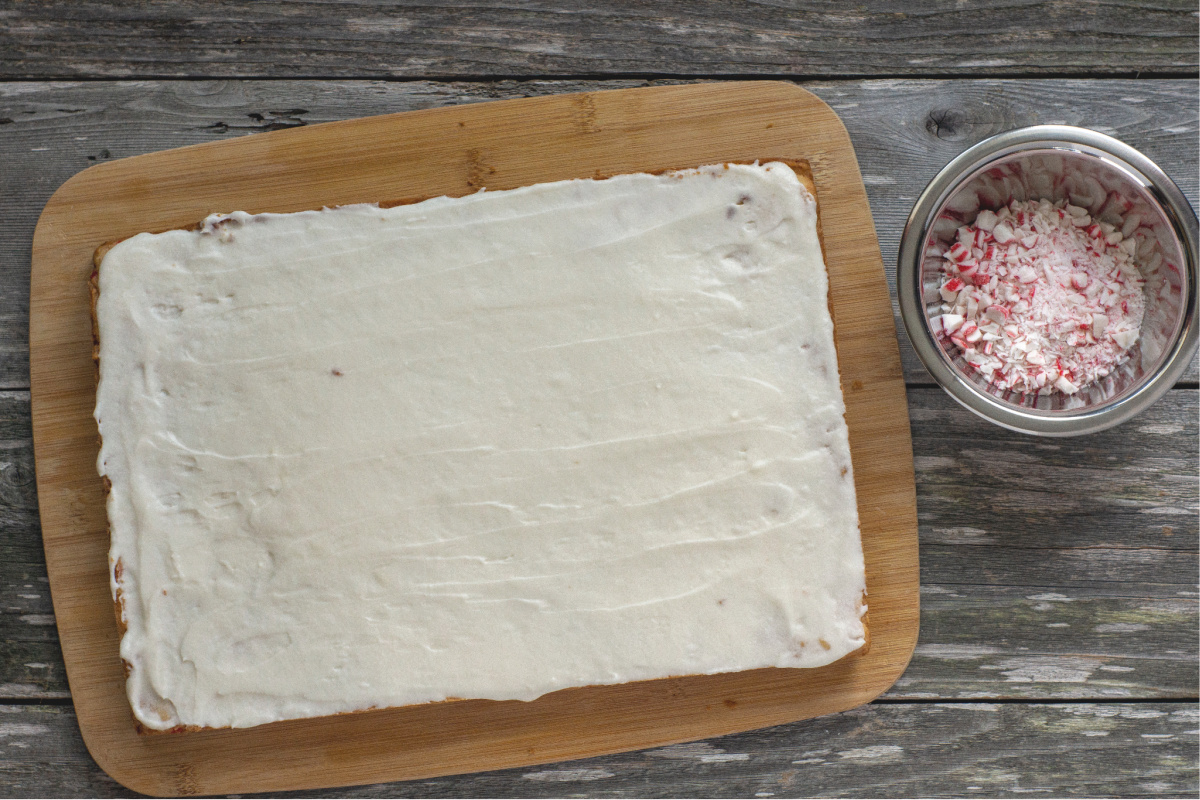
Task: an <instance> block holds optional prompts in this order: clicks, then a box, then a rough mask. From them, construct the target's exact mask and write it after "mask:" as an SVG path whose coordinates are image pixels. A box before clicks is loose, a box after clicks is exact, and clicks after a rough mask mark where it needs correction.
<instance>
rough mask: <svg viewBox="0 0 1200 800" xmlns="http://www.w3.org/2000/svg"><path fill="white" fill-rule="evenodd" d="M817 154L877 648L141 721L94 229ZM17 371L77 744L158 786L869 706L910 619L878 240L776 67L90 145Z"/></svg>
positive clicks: (105, 233)
mask: <svg viewBox="0 0 1200 800" xmlns="http://www.w3.org/2000/svg"><path fill="white" fill-rule="evenodd" d="M772 158H778V159H792V160H800V159H807V160H808V161H809V162H810V163H811V164H812V170H813V177H814V180H815V182H816V187H817V197H818V202H819V204H820V209H821V219H822V226H823V237H824V246H825V251H826V252H825V256H826V262H827V264H828V269H829V279H830V297H831V307H832V309H833V314H834V321H835V325H836V341H837V349H838V357H839V362H840V368H841V379H842V389H843V392H844V394H845V399H846V418H847V422H848V424H849V428H850V446H851V452H852V455H853V460H854V472H855V480H856V484H857V489H858V503H859V514H860V519H861V525H862V536H863V546H864V550H865V553H866V563H867V587H868V592H869V604H870V629H871V646H870V651H869V653H868V654H867V655H866V656H864V657H859V658H849V659H845V660H843V661H842V662H840V663H837V664H833V665H830V666H828V667H824V668H820V669H814V670H783V669H765V670H755V671H751V672H742V673H737V674H732V675H714V676H702V677H691V678H675V679H666V680H659V681H649V682H644V683H638V684H627V685H622V686H606V687H589V688H583V689H568V690H565V691H561V692H556V693H554V694H552V695H548V696H546V697H543V698H541V699H539V700H536V701H534V702H532V703H520V702H492V701H466V702H456V703H445V704H436V705H427V706H418V707H411V708H403V709H397V710H389V711H374V712H369V713H364V714H355V715H347V716H340V717H334V718H326V719H319V720H306V721H295V722H284V723H278V724H274V725H267V726H263V727H259V728H252V729H248V730H221V731H205V732H200V733H187V734H176V735H156V736H139V735H138V734H137V733H135V731H134V726H133V719H132V715H131V712H130V710H129V706H128V703H127V701H126V698H125V693H124V678H123V672H122V667H121V662H120V659H119V657H118V634H117V628H116V624H115V622H114V620H113V606H112V598H111V596H110V594H109V584H108V561H107V549H108V534H107V530H106V524H107V523H106V517H105V511H104V492H103V489H102V487H101V482H100V479H99V478H98V477H97V474H96V456H97V453H98V444H97V432H96V425H95V422H94V421H93V419H92V409H93V406H94V403H95V385H94V373H93V366H92V362H91V359H90V353H91V346H92V342H91V333H90V317H89V301H88V290H87V277H88V274H89V272H90V270H91V257H92V252H93V251H94V250H95V248H96V247H97V246H98V245H99V244H101V243H102V242H105V241H108V240H111V239H115V238H122V237H126V236H130V235H133V234H135V233H138V232H141V231H161V230H166V229H170V228H177V227H184V226H187V225H191V224H193V223H195V222H197V221H199V220H200V219H202V218H203V217H205V216H207V215H208V214H210V213H213V212H221V211H233V210H238V209H241V210H245V211H250V212H262V211H277V212H286V211H299V210H302V209H309V208H319V207H321V206H334V205H341V204H346V203H361V202H374V201H380V200H398V199H403V198H415V197H426V196H433V195H441V194H449V195H462V194H466V193H468V192H471V191H474V190H477V189H480V188H483V187H486V188H488V189H508V188H514V187H518V186H525V185H528V184H533V183H539V182H543V181H552V180H561V179H565V178H581V177H591V176H593V175H595V174H597V173H599V174H604V175H611V174H615V173H622V172H637V171H655V170H661V169H666V168H678V167H686V166H698V165H701V164H708V163H717V162H725V161H748V160H753V159H772ZM31 285H32V288H31V297H30V324H29V330H30V332H29V340H30V342H29V343H30V372H31V377H32V404H33V435H34V449H35V454H36V458H37V482H38V500H39V503H40V507H41V520H42V533H43V538H44V541H45V548H46V561H47V565H48V569H49V575H50V586H51V592H52V595H53V598H54V610H55V614H56V617H57V620H58V631H59V636H60V638H61V641H62V648H63V657H64V659H65V661H66V666H67V676H68V679H69V681H70V686H71V692H72V696H73V698H74V702H75V711H76V714H77V716H78V719H79V726H80V729H81V730H82V733H83V738H84V741H85V742H86V743H87V747H88V749H89V750H90V751H91V753H92V756H93V757H94V758H95V759H96V761H97V762H98V763H99V764H100V766H101V767H103V768H104V770H105V771H106V772H108V773H109V774H110V775H111V776H112V777H113V778H115V779H116V780H118V781H120V782H121V783H123V784H125V785H126V786H128V787H129V788H131V789H135V790H137V791H140V792H145V793H149V794H163V795H187V794H220V793H226V792H262V791H278V790H286V789H305V788H316V787H323V786H337V785H347V784H362V783H375V782H380V781H395V780H403V779H409V778H422V777H429V776H435V775H443V774H449V773H455V772H474V771H480V770H490V769H498V768H502V767H515V766H522V765H528V764H535V763H540V762H547V761H558V760H562V759H569V758H580V757H584V756H591V755H597V754H601V753H611V752H616V751H620V750H632V749H638V748H644V747H651V746H658V745H665V744H669V743H672V742H680V741H685V740H688V739H697V738H702V737H709V736H715V735H720V734H726V733H732V732H735V731H742V730H747V729H751V728H759V727H764V726H768V725H777V724H780V723H784V722H791V721H794V720H799V719H804V718H807V717H813V716H817V715H820V714H828V713H831V712H835V711H841V710H845V709H849V708H852V707H853V706H856V705H859V704H861V703H865V702H867V701H869V700H871V699H872V698H874V697H875V696H877V695H878V694H880V693H881V692H883V691H884V690H886V689H887V688H888V687H889V686H891V685H892V683H893V682H894V681H895V680H896V678H897V677H898V676H899V675H900V673H901V672H902V671H903V670H904V667H905V666H906V665H907V663H908V660H909V658H910V656H911V654H912V650H913V647H914V646H915V643H916V638H917V623H918V573H917V520H916V498H915V491H914V484H913V462H912V443H911V439H910V434H909V426H908V410H907V405H906V402H905V395H904V382H903V378H902V376H901V372H900V357H899V351H898V348H897V343H896V331H895V328H894V325H893V321H892V320H893V317H892V309H891V303H890V300H889V296H888V289H887V282H886V280H885V277H884V271H883V264H882V262H881V259H880V254H879V244H878V241H877V240H876V237H875V229H874V225H873V223H872V220H871V214H870V209H869V207H868V205H867V196H866V192H865V190H864V189H863V184H862V178H861V176H860V175H859V171H858V163H857V161H856V160H855V157H854V151H853V148H852V147H851V145H850V139H849V137H848V136H847V134H846V130H845V128H844V127H843V126H842V124H841V122H840V121H839V120H838V118H837V116H836V115H835V114H834V113H833V111H832V110H830V108H829V107H828V106H827V105H825V104H824V103H823V102H821V101H820V100H819V99H817V98H816V97H814V96H813V95H811V94H809V93H808V92H806V91H804V90H802V89H800V88H798V87H795V86H793V85H791V84H787V83H776V82H757V83H730V84H700V85H691V86H671V87H662V88H652V89H630V90H624V91H611V92H594V93H588V94H576V95H560V96H556V97H544V98H535V99H528V100H511V101H505V102H499V103H487V104H481V105H467V106H459V107H455V108H444V109H436V110H430V111H414V112H409V113H405V114H395V115H391V116H382V117H373V118H368V119H358V120H349V121H345V122H333V123H328V124H324V125H317V126H313V127H306V128H299V129H293V130H287V131H280V132H276V133H267V134H260V135H256V136H251V137H246V138H242V139H236V140H232V141H224V142H216V143H212V144H204V145H199V146H195V147H185V148H182V149H179V150H171V151H167V152H162V153H153V154H150V155H145V156H138V157H136V158H129V159H125V160H122V161H116V162H111V163H106V164H101V165H98V166H95V167H92V168H90V169H88V170H85V171H84V172H81V173H79V174H78V175H76V176H75V177H73V178H72V179H71V180H69V181H67V182H66V183H65V184H64V185H63V186H62V187H61V188H60V189H59V190H58V191H57V192H56V193H55V194H54V196H53V197H52V198H51V199H50V202H49V203H48V204H47V205H46V209H45V211H44V212H43V213H42V216H41V219H40V220H39V222H38V226H37V231H36V233H35V235H34V241H33V272H32V276H31Z"/></svg>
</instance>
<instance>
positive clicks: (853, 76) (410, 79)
mask: <svg viewBox="0 0 1200 800" xmlns="http://www.w3.org/2000/svg"><path fill="white" fill-rule="evenodd" d="M1195 78H1200V71H1197V70H1164V71H1154V72H1148V71H1145V70H1134V71H1127V72H1096V71H1094V70H1092V71H1089V70H1067V71H1064V72H1053V73H1047V72H1012V73H1008V72H1006V73H1004V74H1003V75H998V76H982V75H979V74H978V73H974V72H938V73H930V74H919V75H918V74H913V73H908V72H878V73H861V74H859V73H849V72H848V73H845V74H842V75H825V74H821V73H814V74H809V73H803V72H795V73H793V72H770V73H768V72H764V73H755V74H744V73H724V72H710V73H695V74H693V73H686V72H580V73H563V74H557V73H550V74H546V73H536V74H535V73H529V74H526V73H512V74H503V75H501V74H495V75H493V74H480V75H421V76H409V75H382V76H381V75H371V74H364V75H337V76H334V77H330V76H329V75H255V74H252V73H250V74H245V75H238V74H231V75H224V74H222V75H182V76H180V75H170V74H162V75H138V76H137V77H125V78H122V77H113V76H111V75H109V76H92V75H85V76H77V75H72V74H70V73H62V74H61V75H38V76H27V75H19V76H5V77H3V78H0V83H55V82H61V81H67V82H70V83H141V82H144V81H163V82H168V81H176V82H180V83H186V82H189V81H193V82H199V81H262V82H285V81H369V82H371V83H424V82H429V83H483V84H486V83H501V82H504V81H523V82H524V81H686V82H688V83H695V82H698V81H730V82H733V81H737V82H743V83H744V82H749V81H793V82H801V81H804V82H817V81H821V82H829V83H834V82H838V81H845V82H849V81H886V80H911V81H920V80H930V81H945V80H973V81H1001V80H1004V81H1007V80H1145V81H1151V80H1192V79H1195Z"/></svg>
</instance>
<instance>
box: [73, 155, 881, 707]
mask: <svg viewBox="0 0 1200 800" xmlns="http://www.w3.org/2000/svg"><path fill="white" fill-rule="evenodd" d="M631 232H632V234H631ZM397 237H398V238H397ZM247 254H249V255H247ZM234 265H236V266H234ZM99 289H100V291H99V296H98V300H97V304H96V317H97V320H98V324H99V328H98V330H99V348H100V349H99V355H100V369H101V382H100V389H99V391H98V403H97V418H98V420H99V422H100V427H101V433H102V435H103V437H104V446H103V449H102V451H101V458H100V463H101V471H102V473H103V474H105V476H106V477H107V478H108V479H109V480H110V481H111V482H112V491H111V493H110V496H109V501H108V502H109V515H110V522H111V524H112V557H113V564H114V591H115V592H116V593H117V596H118V598H119V600H120V603H121V606H122V609H121V613H122V617H123V622H124V624H125V626H126V631H125V636H124V638H123V642H122V655H123V657H124V658H125V659H126V661H127V662H128V663H129V665H130V669H131V672H130V680H129V688H130V697H131V701H132V703H133V707H134V709H135V714H136V715H137V716H138V718H139V720H140V721H141V722H142V724H144V725H146V726H147V727H150V728H152V729H168V728H172V727H178V726H181V725H183V726H196V727H222V726H235V727H242V726H247V725H255V724H261V723H263V722H270V721H274V720H277V719H287V718H294V717H306V716H322V715H326V714H331V713H339V712H344V711H354V710H361V709H365V708H369V707H383V706H394V705H409V704H413V703H421V702H432V701H437V700H443V699H448V698H450V697H490V698H493V699H532V698H533V697H536V696H539V695H541V694H544V693H546V692H548V691H553V690H554V689H557V688H563V687H565V686H572V685H584V684H592V683H620V682H626V681H632V680H642V679H648V678H655V677H664V676H667V675H678V674H697V673H713V672H723V671H737V670H742V669H750V668H754V667H760V666H799V667H807V666H818V665H820V664H824V663H828V662H829V661H833V660H836V659H837V658H839V657H841V656H842V655H845V654H846V653H849V652H854V651H855V650H857V649H859V648H861V646H862V645H863V643H864V641H865V626H864V625H863V623H862V618H861V617H862V614H863V612H864V610H865V608H864V606H863V604H862V592H863V579H862V571H863V570H862V554H861V545H860V544H859V541H858V531H857V517H856V512H855V502H854V486H853V480H852V476H851V475H850V472H849V468H850V459H849V449H848V445H847V444H846V432H845V424H844V422H843V421H842V406H841V396H840V391H839V389H838V384H837V368H836V354H835V353H834V350H833V338H832V323H831V322H830V320H829V314H828V311H827V309H826V307H825V295H826V284H825V276H824V268H823V264H822V263H821V259H820V247H819V244H818V241H817V234H816V213H815V204H814V203H813V201H812V198H811V196H810V195H808V194H807V193H806V192H805V191H804V190H803V188H802V186H801V184H800V181H799V179H798V178H797V176H796V174H795V172H794V171H793V170H792V169H790V168H789V167H787V166H786V165H782V164H778V163H776V164H770V165H765V166H763V167H752V166H748V165H723V166H718V167H712V168H705V169H702V170H695V171H681V172H677V173H671V174H667V175H661V176H650V175H629V176H617V177H615V178H612V179H609V180H606V181H570V182H563V183H560V184H544V185H540V186H536V187H529V188H527V189H519V190H514V191H512V192H503V193H501V192H496V193H490V192H489V193H483V194H479V195H472V196H470V197H467V198H460V199H457V200H447V199H437V200H432V201H427V202H424V203H420V204H417V205H409V206H404V207H400V208H396V209H390V210H380V209H378V208H376V207H372V206H356V207H347V208H343V209H336V210H332V211H324V212H306V213H303V214H297V215H258V216H249V215H239V214H234V215H230V216H226V217H218V218H210V220H208V221H206V223H205V225H204V226H203V227H202V228H201V229H200V230H199V231H194V232H184V231H176V232H169V233H166V234H158V235H153V236H150V235H143V236H138V237H134V238H133V239H130V240H127V241H126V242H123V243H121V244H119V245H117V246H116V247H114V248H112V249H111V250H110V251H109V252H108V253H107V254H106V255H105V256H104V258H103V262H102V268H101V269H100V271H99Z"/></svg>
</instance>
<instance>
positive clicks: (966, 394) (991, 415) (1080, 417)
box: [896, 125, 1200, 436]
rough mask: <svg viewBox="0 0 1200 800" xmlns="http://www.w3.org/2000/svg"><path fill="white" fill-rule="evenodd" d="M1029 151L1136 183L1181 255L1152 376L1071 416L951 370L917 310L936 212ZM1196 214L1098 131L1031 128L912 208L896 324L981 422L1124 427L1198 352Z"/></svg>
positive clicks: (991, 143) (987, 142) (933, 185)
mask: <svg viewBox="0 0 1200 800" xmlns="http://www.w3.org/2000/svg"><path fill="white" fill-rule="evenodd" d="M1029 150H1063V151H1069V152H1074V153H1082V154H1085V155H1091V156H1094V157H1097V158H1099V159H1100V160H1102V161H1105V162H1106V163H1108V165H1109V166H1110V167H1114V168H1116V169H1118V170H1120V171H1121V172H1124V173H1126V174H1127V176H1128V177H1131V178H1133V179H1134V180H1136V181H1137V182H1138V183H1140V184H1141V185H1142V186H1143V187H1144V188H1145V189H1146V190H1147V191H1148V192H1149V193H1150V194H1151V195H1152V196H1153V198H1154V200H1155V201H1156V202H1157V203H1158V205H1159V206H1160V207H1161V208H1162V211H1163V213H1164V214H1165V216H1166V217H1167V219H1168V221H1169V222H1170V223H1171V225H1172V227H1173V228H1174V229H1175V234H1176V236H1177V237H1178V238H1179V242H1180V245H1181V246H1182V247H1183V251H1184V253H1183V255H1184V262H1185V264H1184V267H1185V269H1184V272H1183V277H1184V281H1183V287H1182V288H1183V292H1184V309H1183V312H1184V313H1183V320H1182V324H1181V326H1180V329H1179V332H1178V334H1177V335H1176V337H1175V341H1174V342H1173V343H1172V345H1171V348H1170V351H1169V352H1168V353H1167V355H1166V357H1165V358H1164V359H1163V361H1162V363H1161V365H1160V366H1159V368H1158V370H1157V371H1156V372H1155V373H1154V374H1153V375H1151V376H1150V377H1149V378H1148V379H1146V380H1144V381H1143V382H1142V384H1141V385H1140V386H1137V387H1136V388H1135V389H1134V390H1133V391H1131V392H1129V393H1128V394H1126V395H1124V396H1122V397H1119V398H1117V399H1115V400H1113V401H1111V402H1106V403H1102V404H1099V405H1096V406H1091V407H1086V408H1083V409H1078V410H1072V411H1066V412H1063V411H1059V412H1046V411H1038V410H1036V409H1031V408H1024V407H1020V406H1015V405H1013V404H1011V403H1006V402H1004V401H1002V400H1000V399H998V398H996V397H995V396H993V395H991V394H989V393H987V392H984V391H982V390H981V389H979V387H977V386H976V385H975V384H974V383H973V382H972V381H970V380H967V379H966V378H965V377H964V376H963V375H962V374H961V373H960V372H959V370H958V369H957V368H956V367H955V366H954V365H953V363H952V362H951V361H950V359H949V357H948V356H947V355H946V353H945V351H944V350H943V349H942V348H941V347H940V346H939V345H938V343H937V341H936V340H935V339H934V336H933V333H932V331H931V330H930V327H929V321H928V316H927V314H926V310H925V305H924V303H923V302H922V295H923V291H922V286H921V285H920V273H921V270H920V264H921V258H922V256H923V253H924V244H925V239H926V237H927V236H928V231H929V228H930V226H931V225H932V223H933V221H934V220H935V218H936V212H937V211H939V210H940V209H941V207H942V205H943V204H944V203H945V202H946V200H948V199H949V198H950V196H951V195H952V194H953V193H954V191H955V190H956V189H958V188H959V186H961V185H962V183H963V182H965V181H966V180H968V179H970V178H971V177H972V176H974V175H976V174H978V172H979V171H980V170H981V169H984V168H986V167H987V165H988V164H990V163H993V162H995V161H997V160H999V159H1002V158H1005V157H1007V156H1010V155H1013V154H1014V153H1018V152H1025V151H1029ZM1198 241H1200V222H1198V221H1197V217H1196V212H1195V211H1194V210H1193V209H1192V207H1191V205H1190V204H1189V203H1188V201H1187V198H1186V197H1184V195H1183V192H1182V191H1180V189H1179V187H1178V186H1176V185H1175V182H1174V181H1172V180H1171V179H1170V178H1169V177H1168V176H1167V174H1166V173H1165V172H1163V171H1162V169H1160V168H1159V167H1158V165H1157V164H1155V163H1154V162H1153V161H1151V160H1150V159H1149V158H1148V157H1146V156H1145V155H1143V154H1142V153H1141V152H1139V151H1138V150H1136V149H1134V148H1133V147H1130V146H1129V145H1127V144H1125V143H1124V142H1121V141H1119V140H1117V139H1114V138H1113V137H1111V136H1107V135H1105V134H1103V133H1099V132H1098V131H1093V130H1089V129H1087V128H1079V127H1075V126H1072V125H1033V126H1029V127H1025V128H1017V129H1014V130H1010V131H1005V132H1003V133H999V134H996V135H994V136H990V137H988V138H986V139H984V140H983V141H981V142H979V143H977V144H975V145H973V146H972V147H969V148H968V149H966V150H964V151H963V152H962V153H960V154H959V155H958V156H957V157H955V158H954V159H953V160H951V161H950V163H948V164H946V166H944V167H942V169H941V170H940V171H939V172H938V173H937V175H936V176H934V178H933V180H932V181H930V182H929V185H928V186H926V187H925V190H924V191H923V192H921V194H920V196H918V198H917V201H916V203H914V204H913V209H912V212H911V213H910V214H909V216H908V220H907V222H906V223H905V225H904V232H903V233H902V235H901V237H900V249H899V253H898V255H897V260H896V289H897V295H898V299H899V303H900V318H901V321H902V322H903V323H904V329H905V331H906V332H907V334H908V338H909V340H910V341H911V342H912V345H913V349H914V350H915V351H916V353H917V357H918V358H920V360H921V362H922V363H923V364H924V365H925V368H926V369H927V370H929V372H930V374H932V375H933V377H934V379H936V380H937V382H938V384H939V385H940V386H941V387H942V388H943V389H944V390H945V391H946V392H947V393H948V394H949V395H950V396H951V397H953V398H954V399H955V400H957V401H958V402H959V403H960V404H962V405H963V406H965V407H966V408H967V409H969V410H971V411H973V412H974V413H976V414H978V415H979V416H981V417H983V418H985V419H987V420H989V421H991V422H993V423H995V424H997V425H1000V426H1001V427H1004V428H1008V429H1009V430H1013V431H1017V432H1020V433H1029V434H1034V435H1039V436H1075V435H1079V434H1084V433H1092V432H1095V431H1100V430H1104V429H1105V428H1110V427H1112V426H1114V425H1119V424H1120V423H1122V422H1125V421H1127V420H1129V419H1130V418H1131V417H1133V416H1134V415H1136V414H1138V413H1140V412H1141V411H1143V410H1145V409H1146V408H1147V407H1149V406H1150V405H1151V404H1152V403H1154V402H1155V401H1156V400H1158V398H1159V397H1161V396H1162V395H1163V394H1164V393H1165V392H1166V391H1167V390H1168V389H1170V388H1171V387H1172V386H1173V385H1174V384H1175V383H1176V381H1178V380H1179V378H1180V376H1182V375H1183V373H1184V371H1185V370H1186V369H1187V367H1188V364H1189V363H1190V362H1191V359H1192V357H1193V355H1194V354H1195V352H1196V349H1197V343H1198V338H1200V336H1198V334H1200V332H1198V330H1197V326H1196V305H1197V251H1198V247H1200V246H1198Z"/></svg>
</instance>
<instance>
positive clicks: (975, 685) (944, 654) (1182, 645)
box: [0, 388, 1200, 701]
mask: <svg viewBox="0 0 1200 800" xmlns="http://www.w3.org/2000/svg"><path fill="white" fill-rule="evenodd" d="M909 409H910V411H909V414H910V419H911V422H912V430H913V447H914V452H915V462H914V463H915V466H916V475H917V501H918V518H919V523H920V539H921V583H922V616H921V637H920V641H919V644H918V647H917V652H916V654H915V655H914V658H913V661H912V664H911V665H910V666H909V668H908V670H907V671H906V672H905V674H904V676H903V677H902V678H901V680H900V682H899V683H897V685H896V686H895V687H894V688H893V689H892V690H891V691H890V692H889V693H888V695H887V696H888V697H890V698H894V699H897V700H901V699H912V698H928V697H936V698H972V697H991V698H1014V699H1020V698H1059V699H1079V698H1091V699H1106V698H1126V697H1132V698H1185V697H1195V695H1196V684H1197V679H1198V676H1197V653H1198V651H1200V644H1198V642H1197V628H1196V618H1197V614H1198V612H1200V602H1198V593H1197V586H1196V574H1197V571H1198V570H1200V564H1198V562H1197V548H1198V546H1200V544H1198V543H1200V531H1198V528H1200V523H1198V520H1197V510H1198V509H1200V477H1198V474H1200V466H1198V463H1197V461H1198V458H1200V454H1198V453H1197V447H1196V442H1197V437H1198V435H1200V432H1198V427H1200V422H1198V417H1200V391H1197V390H1195V389H1175V390H1172V391H1171V392H1169V393H1168V394H1167V396H1166V397H1165V398H1163V400H1161V401H1160V402H1158V403H1157V404H1155V405H1154V406H1152V407H1151V408H1150V409H1149V410H1148V411H1146V412H1145V413H1144V414H1143V415H1142V416H1140V417H1138V418H1137V419H1136V420H1134V421H1132V422H1130V423H1128V425H1127V426H1125V427H1122V428H1116V429H1113V430H1110V431H1106V432H1103V433H1099V434H1094V435H1091V436H1084V437H1078V438H1074V439H1061V440H1054V441H1050V440H1046V439H1036V438H1031V437H1025V436H1020V435H1018V434H1013V433H1010V432H1008V431H1004V430H1001V429H1000V428H996V427H994V426H990V425H986V424H984V423H982V422H980V421H978V420H976V419H975V417H973V416H972V415H971V414H969V412H967V411H965V410H963V409H962V408H960V407H959V406H958V405H956V404H955V403H954V402H953V401H951V400H950V399H949V398H948V397H947V396H946V395H945V394H944V393H942V392H941V391H940V390H938V389H920V388H918V389H912V390H910V392H909ZM32 465H33V456H32V442H31V438H30V434H29V396H28V393H27V392H0V527H2V528H3V530H4V531H5V532H6V534H7V535H6V536H5V537H3V539H2V540H0V701H2V700H3V699H5V698H16V697H28V698H52V697H63V696H66V695H67V693H68V689H67V685H66V681H65V677H64V674H63V667H62V657H61V653H60V651H59V646H58V640H57V638H56V636H55V629H54V627H53V624H52V622H53V609H52V607H51V605H50V600H49V594H48V592H47V591H46V578H45V575H46V573H45V562H44V559H43V555H42V549H41V540H40V536H39V529H38V523H37V500H36V487H35V486H34V484H33V481H32V476H33V471H32Z"/></svg>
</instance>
